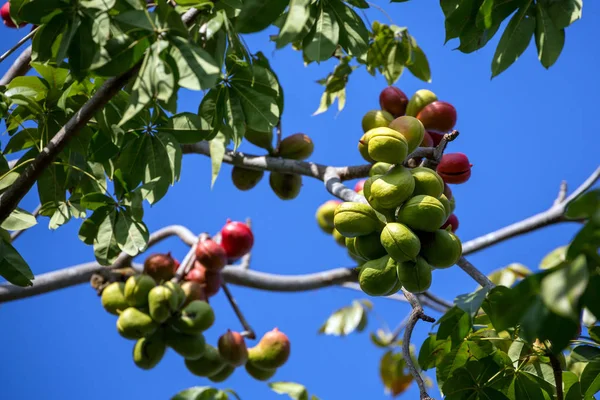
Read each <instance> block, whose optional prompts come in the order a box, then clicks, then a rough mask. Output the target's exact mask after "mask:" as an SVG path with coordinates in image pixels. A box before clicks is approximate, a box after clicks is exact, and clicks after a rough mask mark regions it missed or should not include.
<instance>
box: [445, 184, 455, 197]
mask: <svg viewBox="0 0 600 400" xmlns="http://www.w3.org/2000/svg"><path fill="white" fill-rule="evenodd" d="M444 194H445V195H446V198H447V199H448V200H452V196H453V194H452V189H450V186H448V184H447V183H446V182H444Z"/></svg>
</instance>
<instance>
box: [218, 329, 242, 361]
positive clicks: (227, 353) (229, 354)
mask: <svg viewBox="0 0 600 400" xmlns="http://www.w3.org/2000/svg"><path fill="white" fill-rule="evenodd" d="M218 348H219V354H220V355H221V357H222V358H223V359H224V360H225V361H227V362H228V363H230V364H231V365H233V366H235V367H240V366H242V365H244V364H245V363H246V361H247V360H248V348H247V347H246V341H245V340H244V337H243V336H242V335H241V334H240V333H239V332H232V331H231V330H229V329H228V330H227V332H226V333H224V334H223V335H221V337H220V338H219V342H218Z"/></svg>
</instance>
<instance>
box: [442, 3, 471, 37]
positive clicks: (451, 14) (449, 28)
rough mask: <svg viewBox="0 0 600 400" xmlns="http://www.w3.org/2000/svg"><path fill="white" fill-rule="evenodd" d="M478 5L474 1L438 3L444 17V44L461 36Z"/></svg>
mask: <svg viewBox="0 0 600 400" xmlns="http://www.w3.org/2000/svg"><path fill="white" fill-rule="evenodd" d="M478 3H479V2H478V1H476V0H464V1H463V0H446V1H443V2H441V3H440V4H441V6H442V11H443V12H444V15H445V17H446V20H445V26H446V39H445V42H446V43H447V42H448V41H449V40H450V39H452V38H456V37H458V36H459V35H460V34H461V32H462V31H463V30H464V29H465V27H466V26H467V24H468V23H469V20H470V17H471V15H473V13H474V11H475V10H476V9H477V7H478Z"/></svg>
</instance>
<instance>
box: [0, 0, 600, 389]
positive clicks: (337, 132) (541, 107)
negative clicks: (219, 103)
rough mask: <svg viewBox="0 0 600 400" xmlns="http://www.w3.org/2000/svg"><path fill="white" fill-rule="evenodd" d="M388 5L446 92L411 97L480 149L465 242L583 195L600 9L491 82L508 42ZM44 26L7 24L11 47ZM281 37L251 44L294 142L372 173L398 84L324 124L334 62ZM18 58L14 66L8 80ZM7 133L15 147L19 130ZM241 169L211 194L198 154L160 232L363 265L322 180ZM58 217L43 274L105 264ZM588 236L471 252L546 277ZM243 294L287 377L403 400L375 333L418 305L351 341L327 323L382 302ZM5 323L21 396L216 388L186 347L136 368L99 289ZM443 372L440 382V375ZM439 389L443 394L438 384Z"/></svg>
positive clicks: (420, 334)
mask: <svg viewBox="0 0 600 400" xmlns="http://www.w3.org/2000/svg"><path fill="white" fill-rule="evenodd" d="M377 3H379V4H380V5H382V6H384V7H385V8H386V9H387V10H388V12H389V14H390V16H391V17H392V18H393V20H394V23H395V24H397V25H400V26H405V25H406V26H408V28H409V30H410V32H411V34H413V35H414V36H415V38H416V39H417V41H418V43H419V45H420V46H421V47H422V48H423V49H424V51H425V52H426V54H427V56H428V58H429V62H430V65H431V68H432V74H433V80H432V83H430V84H426V83H423V82H421V81H419V80H417V79H416V78H414V77H413V76H412V75H410V73H408V72H407V73H405V74H404V75H403V76H402V77H401V78H400V80H399V82H398V83H397V86H398V87H400V88H401V89H402V90H403V91H405V92H406V93H407V94H408V95H409V96H410V95H411V94H412V93H414V92H415V91H416V90H418V89H422V88H427V89H430V90H432V91H434V92H435V93H436V94H437V95H438V97H439V98H440V99H441V100H445V101H448V102H451V103H452V104H454V106H455V107H456V108H457V110H458V123H457V129H459V130H460V132H461V135H460V137H459V139H458V140H457V141H456V142H453V143H452V144H451V145H450V147H449V149H448V151H450V152H455V151H460V152H464V153H466V154H467V155H468V156H469V158H470V160H471V162H472V163H473V165H474V166H473V174H472V177H471V179H470V181H469V182H467V183H466V184H463V185H455V186H453V188H452V189H453V192H454V195H455V197H456V204H457V208H456V214H457V215H458V217H459V218H460V223H461V224H460V229H459V230H458V232H457V233H458V235H459V237H460V238H461V239H462V240H464V241H466V240H469V239H472V238H475V237H477V236H480V235H482V234H485V233H487V232H490V231H492V230H495V229H498V228H500V227H503V226H505V225H508V224H510V223H513V222H515V221H518V220H520V219H523V218H525V217H528V216H530V215H533V214H535V213H537V212H540V211H543V210H545V209H546V208H547V207H549V206H550V205H551V204H552V202H553V201H554V198H555V196H556V194H557V192H558V188H559V184H560V182H561V181H562V180H566V181H568V183H569V185H570V188H571V189H574V188H575V187H576V186H577V185H579V184H580V183H581V182H582V181H583V180H584V179H585V178H586V177H587V176H588V175H589V174H590V173H591V172H592V171H593V170H594V168H596V166H597V165H598V162H599V161H600V156H599V153H598V149H600V138H599V136H598V134H597V132H596V130H597V126H598V124H597V121H596V118H598V110H597V107H598V101H597V97H596V92H597V90H598V88H600V77H599V76H598V73H597V66H598V62H599V61H600V60H599V59H598V54H597V51H595V49H596V48H597V46H596V43H595V41H594V38H595V37H596V34H597V31H596V29H595V27H596V23H597V21H598V17H600V5H599V4H597V2H594V1H587V2H586V4H585V7H584V13H583V19H582V20H580V21H578V22H576V23H575V24H574V25H573V26H571V27H570V28H568V29H567V34H566V36H567V40H566V45H565V49H564V50H563V53H562V55H561V57H560V59H559V60H558V62H557V63H556V64H555V65H554V66H553V67H552V68H551V69H550V70H545V69H544V68H543V67H542V66H541V65H540V63H539V62H538V60H537V54H536V52H535V46H534V45H533V43H532V45H531V46H530V48H529V49H528V50H527V51H526V52H525V53H524V55H523V56H522V57H521V58H520V59H519V60H518V61H517V63H516V64H515V65H514V66H512V67H511V68H509V69H508V70H507V71H506V72H504V73H503V74H501V75H500V76H499V77H497V78H495V79H494V80H490V63H491V59H492V56H493V54H494V49H495V45H496V44H497V42H498V39H499V37H496V38H494V40H492V41H491V42H490V43H489V44H488V46H487V47H486V48H484V49H482V50H480V51H479V52H477V53H474V54H470V55H465V54H462V53H460V52H458V51H453V50H452V49H453V48H454V47H456V45H457V44H456V43H454V42H450V43H448V44H447V45H444V22H443V14H442V12H441V9H440V8H439V5H437V4H435V5H432V4H431V3H432V2H419V1H412V2H408V3H404V4H387V2H377ZM368 15H369V18H370V20H371V21H373V20H379V21H382V22H384V21H386V19H387V18H386V16H384V15H383V14H381V13H379V12H378V11H376V10H372V11H370V12H369V13H368ZM28 31H29V28H24V29H22V30H20V31H16V30H9V29H6V28H4V27H2V26H0V32H1V33H0V37H2V38H3V40H2V43H1V44H0V51H1V52H4V51H5V50H6V49H8V48H10V47H11V46H12V44H13V43H15V42H16V41H17V40H18V39H19V38H20V37H22V36H23V35H25V34H26V33H27V32H28ZM272 33H274V31H273V30H269V31H266V32H263V33H260V34H256V35H251V36H248V37H247V38H246V40H247V42H248V44H249V46H250V48H251V49H252V50H253V51H257V50H262V51H264V53H265V54H266V55H267V56H268V57H270V59H271V63H272V66H273V68H274V69H275V71H277V73H278V74H279V78H280V80H281V82H282V85H283V87H284V90H285V95H286V106H285V113H284V115H283V130H284V135H291V134H293V133H297V132H303V133H306V134H308V135H310V136H311V137H312V138H313V140H314V143H315V151H314V154H313V155H312V157H311V159H310V160H311V161H315V162H319V163H322V164H329V165H335V166H343V165H355V164H362V163H363V160H362V158H361V157H360V155H359V153H358V151H357V150H356V145H357V140H358V139H359V138H360V136H361V134H362V131H361V125H360V121H361V118H362V115H363V114H364V113H366V112H367V111H369V110H371V109H376V108H378V107H379V104H378V95H379V92H380V91H381V90H382V89H383V88H384V87H385V86H386V83H385V80H384V79H383V78H382V77H377V78H372V77H371V76H370V75H369V74H368V73H366V71H364V70H362V69H361V70H357V71H356V72H355V73H354V74H353V75H352V76H351V79H350V83H349V85H348V88H347V95H348V101H347V105H346V108H345V109H344V110H343V111H342V112H341V113H340V114H339V115H338V114H337V110H336V109H335V107H334V108H332V109H331V110H330V111H329V112H327V113H325V114H322V115H319V116H314V117H313V116H311V114H312V113H313V112H314V111H315V110H316V109H317V106H318V103H319V99H320V96H321V93H322V91H321V90H322V87H321V86H320V85H318V84H317V83H315V81H316V80H317V79H320V78H323V77H325V76H326V75H327V73H328V72H329V71H330V70H331V69H332V68H333V66H334V63H333V62H327V63H323V64H322V65H321V66H317V65H311V66H309V67H304V66H303V64H302V58H301V54H300V53H297V52H294V51H292V50H291V49H284V50H281V51H277V52H275V49H274V46H273V45H272V44H270V43H268V42H267V35H268V34H272ZM14 58H15V57H14V56H13V57H11V58H10V59H9V60H7V61H6V62H4V63H2V64H1V65H0V73H4V72H5V71H6V69H7V68H8V66H9V65H10V62H12V60H14ZM200 99H201V94H200V93H190V92H186V93H185V94H182V95H180V100H179V101H180V103H179V104H180V109H181V110H183V111H187V110H189V111H193V110H196V109H197V104H198V102H199V101H200ZM2 129H4V127H3V128H2ZM1 140H2V143H3V144H4V143H6V140H7V136H6V134H4V135H3V136H2V137H1ZM240 150H242V151H245V152H248V153H252V154H260V149H257V148H255V147H254V146H252V145H250V144H248V143H244V144H243V145H242V146H241V149H240ZM230 173H231V167H230V166H224V167H223V169H222V171H221V175H220V177H219V179H218V180H217V182H216V184H215V187H214V188H213V189H212V190H211V189H210V177H211V173H210V161H209V159H208V158H206V157H203V156H197V155H190V156H186V157H185V158H184V161H183V172H182V176H181V181H180V182H179V183H178V184H176V185H175V186H174V187H173V188H171V190H170V191H169V193H168V195H167V196H166V198H164V199H163V200H162V201H160V202H159V203H158V204H157V205H155V206H154V207H152V208H150V207H147V212H146V223H147V225H148V227H149V229H150V230H151V231H154V230H156V229H158V228H161V227H163V226H166V225H170V224H183V225H186V226H187V227H188V228H190V229H191V230H192V231H194V232H196V233H199V232H202V231H208V232H217V231H218V230H219V229H220V228H221V227H222V225H223V224H224V223H225V220H226V219H227V218H232V219H234V220H243V219H245V218H246V217H250V218H252V220H253V229H254V233H255V246H254V251H253V259H252V265H251V268H253V269H256V270H259V271H265V272H270V273H279V274H301V273H309V272H317V271H322V270H327V269H330V268H335V267H341V266H352V265H353V264H352V260H351V259H350V258H349V257H348V256H347V255H346V252H345V250H344V249H343V248H341V247H340V246H338V245H337V244H335V243H334V241H333V239H332V238H331V237H329V236H327V235H325V234H323V233H322V232H321V231H320V230H319V228H318V226H317V224H316V222H315V220H314V213H315V210H316V208H317V207H318V206H319V205H320V204H321V203H323V202H324V201H326V200H329V199H331V198H332V197H331V196H330V195H329V194H328V193H327V192H326V191H325V188H324V187H323V184H322V183H321V182H320V181H317V180H314V179H309V178H304V179H303V183H304V186H303V188H302V191H301V193H300V195H299V196H298V198H296V199H295V200H293V201H287V202H284V201H281V200H279V199H278V198H277V197H276V196H275V194H273V193H272V191H271V190H270V187H269V184H268V175H265V177H264V179H263V181H262V182H261V183H260V184H259V185H258V186H257V187H256V188H255V189H253V190H251V191H249V192H240V191H238V190H237V189H236V188H235V187H234V186H233V184H232V183H231V180H230ZM349 184H352V185H353V184H354V182H349ZM37 202H38V200H37V199H36V196H35V193H30V194H29V195H28V196H26V198H25V199H24V200H23V202H22V204H21V206H22V207H23V208H26V209H30V210H31V209H33V208H34V207H35V206H36V205H37ZM47 224H48V219H41V220H40V223H39V224H38V225H37V226H35V227H33V228H32V229H30V230H29V231H28V232H26V233H25V234H23V235H22V237H21V238H19V240H18V241H17V242H16V244H15V245H16V247H17V248H18V249H19V251H21V253H22V254H23V256H24V257H25V258H26V259H27V261H28V262H29V264H30V265H31V268H32V269H33V271H34V273H35V274H41V273H44V272H48V271H53V270H56V269H60V268H64V267H67V266H70V265H74V264H78V263H82V262H87V261H91V260H93V258H94V257H93V252H92V249H91V247H88V246H86V245H85V244H83V243H82V242H80V241H79V240H78V239H77V231H78V229H79V225H80V222H79V221H74V222H71V223H69V224H68V225H66V226H64V227H62V228H60V229H59V230H57V231H49V230H48V228H47ZM575 231H576V226H573V225H560V226H554V227H550V228H546V229H543V230H541V231H538V232H535V233H532V234H528V235H526V236H523V237H520V238H518V239H514V240H510V241H508V242H505V243H503V244H500V245H498V246H495V247H494V248H491V249H487V250H485V251H482V252H479V253H477V254H474V255H472V256H470V257H469V259H470V260H471V261H472V262H473V264H475V265H476V266H477V267H478V268H480V269H481V270H482V271H484V272H485V273H489V272H491V271H492V270H494V269H496V268H499V267H503V266H506V265H508V264H510V263H513V262H520V263H523V264H524V265H526V266H528V267H530V268H532V269H535V268H537V265H538V263H539V261H540V260H541V259H542V258H543V256H544V255H545V254H546V253H548V252H549V251H551V250H552V249H554V248H555V247H557V246H560V245H563V244H565V243H566V242H568V241H569V240H570V239H571V238H572V236H573V234H574V233H575ZM151 251H152V252H155V251H161V252H166V251H172V252H173V254H174V255H175V256H176V257H178V258H179V259H181V258H183V256H184V255H185V252H186V247H185V246H184V245H182V244H181V242H179V241H178V240H177V239H171V240H168V241H166V242H163V243H161V244H160V245H158V246H156V247H154V248H152V249H151ZM138 260H140V261H141V260H143V257H138ZM475 286H476V284H475V283H474V282H473V281H472V280H470V278H469V277H468V276H466V275H465V274H464V273H463V272H462V271H461V270H460V269H458V268H457V267H454V268H450V269H447V270H441V271H436V272H435V273H434V277H433V285H432V290H433V291H434V292H435V293H436V294H437V295H440V296H442V297H444V298H446V299H453V298H454V297H455V296H457V295H459V294H462V293H466V292H469V291H472V290H473V289H474V288H475ZM231 289H232V292H233V294H234V295H235V297H236V298H237V300H238V303H239V304H240V306H241V308H242V310H243V311H244V313H245V315H246V317H247V319H248V320H249V321H250V323H251V325H252V326H253V327H254V329H255V330H256V331H257V332H258V333H259V334H263V333H264V332H266V331H269V330H271V329H272V328H273V327H279V329H280V330H282V331H283V332H285V333H287V334H288V336H289V337H290V340H291V343H292V354H291V357H290V359H289V361H288V363H287V364H286V365H285V366H284V367H283V368H281V369H280V370H279V371H278V372H277V374H276V375H275V376H274V378H273V379H272V380H273V381H279V380H290V381H296V382H300V383H302V384H304V385H306V386H307V388H308V390H309V392H310V393H311V394H315V395H317V396H319V398H321V399H322V400H334V399H335V400H337V399H358V398H369V399H373V400H376V399H385V398H387V396H385V395H384V392H383V386H382V384H381V382H380V379H379V376H378V366H379V359H380V357H381V356H382V354H383V352H382V350H381V349H378V348H376V347H375V346H374V345H373V344H371V343H370V340H369V336H368V333H369V332H371V331H374V330H376V329H377V328H379V327H380V320H384V321H387V323H389V324H390V326H392V327H393V326H395V325H396V324H397V323H398V322H399V321H401V320H402V319H403V318H404V316H405V315H406V314H407V313H408V312H409V306H408V305H407V304H406V303H401V302H397V301H392V300H388V299H378V298H375V299H372V301H373V303H374V306H375V312H376V313H377V318H375V317H372V318H370V322H369V325H368V328H367V331H365V332H363V333H361V334H353V335H351V336H348V337H345V338H337V337H329V336H322V335H318V334H317V330H318V329H319V327H320V325H321V324H322V323H323V322H324V321H325V320H326V319H327V317H328V316H329V315H330V314H331V313H332V312H333V311H334V310H336V309H337V308H339V307H343V306H346V305H348V304H350V303H351V301H352V300H353V299H363V298H367V296H366V295H363V294H361V293H360V292H354V291H351V290H348V289H341V288H330V289H325V290H320V291H313V292H307V293H294V294H280V293H268V292H261V291H256V290H251V289H246V288H240V287H232V288H231ZM211 304H212V305H213V307H214V308H215V312H216V315H217V321H216V323H215V325H214V326H213V327H212V328H211V329H210V330H209V331H208V332H207V335H206V336H207V340H208V341H209V342H210V343H213V344H215V343H216V340H217V338H218V337H219V336H220V335H221V334H222V333H223V332H225V331H226V330H227V329H228V328H229V329H234V330H238V329H241V327H240V325H239V323H238V321H237V319H236V318H235V315H234V314H233V312H232V310H231V309H230V308H229V306H228V304H227V303H226V300H225V297H224V295H223V294H222V293H220V294H218V295H217V296H216V297H214V298H213V299H211ZM432 315H433V316H434V317H439V316H440V315H439V314H438V313H435V312H433V313H432ZM0 320H2V326H3V328H2V329H1V330H0V342H1V343H2V344H3V351H2V359H3V360H2V361H3V362H2V363H1V364H0V385H1V387H2V391H3V394H4V397H6V398H10V399H13V400H21V399H53V400H54V399H56V400H58V399H60V400H70V399H81V398H83V399H86V400H94V399H105V398H106V397H110V398H113V399H131V398H145V399H158V400H163V399H168V398H170V396H172V395H174V394H175V393H176V392H178V391H179V390H182V389H185V388H187V387H191V386H197V385H199V386H202V385H210V384H211V383H210V382H209V381H208V380H204V379H201V378H197V377H195V376H193V375H192V374H190V373H189V372H188V371H187V370H186V368H185V366H184V364H183V360H182V359H181V358H180V357H179V356H178V355H176V354H175V353H174V352H173V351H169V352H168V353H167V355H166V356H165V358H164V359H163V360H162V362H161V363H160V364H159V365H158V366H157V367H156V368H155V369H154V370H151V371H142V370H140V369H138V368H137V367H135V365H134V364H133V361H132V358H131V353H132V346H133V342H131V341H128V340H125V339H123V338H121V337H120V336H119V335H118V333H117V331H116V327H115V322H116V319H115V317H114V316H112V315H109V314H107V313H106V312H105V311H104V310H103V309H102V306H101V304H100V300H99V298H98V297H97V296H96V295H95V293H94V291H93V290H92V289H91V288H90V286H89V285H87V284H84V285H81V286H78V287H73V288H69V289H65V290H61V291H58V292H54V293H51V294H47V295H43V296H39V297H34V298H29V299H25V300H21V301H16V302H11V303H7V304H3V305H0ZM429 330H430V325H428V324H426V323H419V324H418V326H417V328H416V329H415V332H414V337H413V338H414V339H413V343H415V345H417V346H420V344H421V343H422V341H423V339H424V338H425V336H426V334H427V332H428V331H429ZM428 376H430V377H431V378H434V377H435V375H434V373H433V371H430V372H429V373H428ZM215 386H217V387H220V388H231V389H234V390H236V391H237V392H238V393H239V394H240V396H241V398H242V399H244V400H248V399H252V400H254V399H261V400H271V399H279V398H282V397H281V396H280V395H277V394H275V393H273V392H271V391H270V389H269V388H268V387H267V385H266V384H265V383H261V382H258V381H255V380H253V379H252V378H250V377H249V376H248V375H247V374H246V373H245V371H244V370H243V368H242V369H239V370H238V371H236V372H235V373H234V375H233V376H232V377H231V378H230V379H229V380H228V381H226V382H224V383H222V384H217V385H215ZM431 394H432V395H433V396H434V397H436V398H439V393H438V392H437V389H432V391H431ZM417 396H418V390H417V388H416V386H412V387H411V388H410V390H409V391H407V392H406V393H405V394H404V396H403V397H404V398H407V399H414V398H417Z"/></svg>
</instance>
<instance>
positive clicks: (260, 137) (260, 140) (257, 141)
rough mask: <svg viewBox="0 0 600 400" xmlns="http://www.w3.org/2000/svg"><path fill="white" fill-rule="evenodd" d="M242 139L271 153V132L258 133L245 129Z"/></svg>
mask: <svg viewBox="0 0 600 400" xmlns="http://www.w3.org/2000/svg"><path fill="white" fill-rule="evenodd" d="M244 138H245V139H246V140H247V141H249V142H250V143H252V144H253V145H255V146H258V147H260V148H263V149H266V150H269V151H270V152H271V151H273V131H272V130H270V131H269V132H258V131H255V130H252V129H250V128H248V127H246V133H244Z"/></svg>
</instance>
